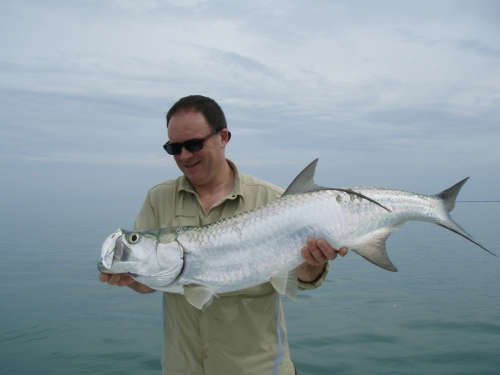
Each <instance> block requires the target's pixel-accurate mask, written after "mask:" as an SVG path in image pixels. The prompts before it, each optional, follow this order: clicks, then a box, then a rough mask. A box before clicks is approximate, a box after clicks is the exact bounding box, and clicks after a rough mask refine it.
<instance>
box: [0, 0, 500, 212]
mask: <svg viewBox="0 0 500 375" xmlns="http://www.w3.org/2000/svg"><path fill="white" fill-rule="evenodd" d="M189 94H202V95H206V96H210V97H212V98H214V99H215V100H216V101H217V102H218V103H219V104H220V105H221V106H222V108H223V109H224V111H225V113H226V117H227V119H228V123H229V128H230V130H231V132H232V134H233V138H232V140H231V142H230V143H229V145H228V148H227V155H228V157H229V158H230V159H232V160H234V161H235V162H236V163H237V165H238V166H239V168H240V169H241V170H242V171H243V172H247V173H250V174H253V175H257V176H258V177H261V178H264V179H267V180H270V181H271V182H274V183H276V184H278V185H281V186H283V187H286V185H287V184H288V183H289V182H291V180H292V179H293V178H294V177H295V175H296V174H297V173H298V172H300V170H301V169H302V168H303V167H305V166H306V165H307V164H308V163H309V162H310V161H312V160H313V159H314V158H317V157H318V158H319V159H320V160H319V165H318V170H317V174H316V182H318V183H319V184H321V185H326V186H332V187H339V186H352V185H377V186H386V187H393V188H399V189H406V190H412V191H416V192H421V193H427V194H432V193H437V192H439V191H441V190H443V189H445V188H447V187H449V186H451V185H452V184H454V183H455V182H458V181H459V180H460V179H462V178H464V177H467V176H471V180H470V181H469V182H468V183H467V185H465V187H464V188H463V191H462V193H461V195H460V196H459V199H471V200H482V199H486V200H500V177H499V175H500V173H499V172H500V2H498V1H436V0H433V1H423V0H420V1H390V0H388V1H368V0H367V1H352V0H349V1H284V0H283V1H275V0H272V1H270V0H266V1H235V0H227V1H196V0H174V1H160V0H158V1H155V0H141V1H139V0H137V1H131V0H130V1H127V0H116V1H112V0H95V1H91V0H88V1H85V0H71V1H69V0H68V1H61V0H53V1H44V0H31V1H30V0H26V1H23V0H16V1H7V0H0V96H1V98H0V137H1V138H0V147H1V149H0V167H1V168H2V176H3V177H2V182H0V189H1V191H0V193H1V194H2V196H3V198H4V199H10V198H9V197H10V196H11V195H15V194H28V195H29V194H31V193H32V192H33V191H36V192H43V194H44V195H50V194H51V193H53V194H55V195H58V194H68V192H74V193H77V194H79V196H81V197H83V198H84V197H85V195H86V194H94V195H95V194H98V195H99V194H102V196H103V197H104V196H106V195H109V194H111V192H113V191H115V192H116V191H117V190H119V191H120V194H121V195H122V196H123V197H130V199H131V201H132V202H133V203H134V205H136V206H137V207H139V206H140V204H141V203H142V199H143V197H144V196H145V193H146V190H147V188H149V187H151V186H153V185H154V184H156V183H159V182H161V181H164V180H167V179H170V178H174V177H176V176H178V174H179V172H178V170H177V169H176V166H175V163H174V162H173V159H172V158H171V157H170V156H168V155H167V154H166V153H165V152H164V151H163V149H162V147H161V146H162V144H163V143H164V142H165V141H166V140H167V138H166V128H165V114H166V112H167V111H168V109H169V108H170V106H171V105H172V104H173V103H174V102H175V101H176V100H177V99H179V98H180V97H182V96H185V95H189Z"/></svg>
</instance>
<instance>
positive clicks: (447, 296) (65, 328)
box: [0, 200, 500, 375]
mask: <svg viewBox="0 0 500 375" xmlns="http://www.w3.org/2000/svg"><path fill="white" fill-rule="evenodd" d="M134 203H136V202H134ZM138 203H139V204H140V203H141V202H138ZM137 210H138V207H136V206H132V207H127V206H126V205H124V204H121V205H120V204H113V202H108V203H106V204H102V203H98V202H85V203H83V202H75V201H73V200H72V201H68V202H62V203H61V202H60V201H59V202H58V204H50V202H45V203H37V204H33V205H29V206H26V205H23V206H22V207H19V206H17V204H16V202H5V204H4V205H3V215H1V216H2V217H1V221H2V222H1V223H0V224H1V225H0V228H1V229H0V231H1V232H0V234H1V235H0V248H1V252H0V283H1V285H2V288H1V289H0V301H1V308H0V374H68V373H71V374H122V375H123V374H134V375H136V374H159V373H160V369H161V366H160V357H161V350H162V342H161V334H162V333H161V316H160V313H161V305H160V303H161V295H160V293H155V294H153V295H146V296H142V295H139V294H135V293H133V292H132V291H130V290H128V289H125V288H123V289H119V288H113V287H108V286H107V285H103V284H101V283H99V281H98V280H97V270H96V263H97V261H98V259H99V253H100V246H101V244H102V242H103V240H104V239H105V238H106V236H107V235H108V234H110V233H111V232H112V231H114V230H116V228H118V227H124V228H131V227H132V223H133V219H134V217H135V213H136V212H137ZM452 216H453V217H454V218H455V220H456V221H457V222H458V223H460V224H461V225H462V226H463V227H464V228H465V229H466V230H467V231H468V232H469V233H471V234H472V235H473V236H474V237H475V238H476V239H477V240H478V241H479V242H481V243H482V244H483V245H484V246H486V247H487V248H489V249H490V250H492V251H493V252H496V253H497V254H499V255H500V246H499V244H500V225H499V223H500V220H499V219H500V203H494V202H492V203H468V202H459V203H457V206H456V208H455V210H454V211H453V215H452ZM387 247H388V252H389V255H390V257H391V259H392V261H393V263H394V264H395V265H396V266H397V267H398V269H399V272H397V273H391V272H387V271H384V270H381V269H379V268H378V267H376V266H374V265H372V264H370V263H368V262H367V261H365V260H364V259H362V258H360V257H359V256H358V255H356V254H354V253H349V254H348V256H346V257H345V258H343V259H340V260H336V261H335V262H334V263H333V267H332V271H331V273H330V275H329V278H328V280H327V283H325V285H323V286H322V287H321V288H319V289H317V290H315V291H310V292H302V293H300V295H299V298H298V300H297V301H295V302H293V301H290V300H288V299H287V298H284V299H283V301H284V304H285V311H286V319H287V325H288V330H289V342H290V346H291V351H292V358H293V360H294V362H295V364H296V366H297V368H298V371H299V374H301V375H303V374H311V375H312V374H318V375H319V374H408V375H409V374H499V373H500V259H499V258H495V257H493V256H491V255H489V254H487V253H486V252H484V251H483V250H481V249H480V248H478V247H476V246H474V245H473V244H471V243H470V242H468V241H466V240H465V239H463V238H462V237H460V236H458V235H456V234H454V233H451V232H449V231H447V230H445V229H443V228H440V227H438V226H435V225H431V224H427V223H409V224H407V225H406V226H404V227H403V228H402V229H401V230H399V231H398V232H396V233H395V234H393V235H392V236H391V237H390V238H389V240H388V245H387Z"/></svg>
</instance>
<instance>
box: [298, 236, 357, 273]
mask: <svg viewBox="0 0 500 375" xmlns="http://www.w3.org/2000/svg"><path fill="white" fill-rule="evenodd" d="M306 245H307V247H303V248H302V250H301V254H302V257H303V258H304V260H305V263H303V264H301V265H300V266H298V267H297V268H296V270H295V271H296V273H297V278H298V279H299V280H300V281H304V282H306V283H310V282H313V281H316V280H317V279H318V277H319V276H320V275H321V273H322V272H323V269H324V268H325V265H326V263H327V262H328V261H329V260H334V259H335V258H337V255H340V256H342V257H343V256H345V255H346V254H347V248H345V247H342V248H340V249H339V250H335V249H334V248H333V247H331V246H330V245H328V243H327V242H326V241H325V240H324V239H321V238H320V239H319V240H315V239H314V238H308V239H307V241H306Z"/></svg>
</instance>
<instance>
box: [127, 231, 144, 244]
mask: <svg viewBox="0 0 500 375" xmlns="http://www.w3.org/2000/svg"><path fill="white" fill-rule="evenodd" d="M140 239H141V235H140V234H139V233H130V234H129V235H128V236H127V241H128V243H129V244H131V245H133V244H136V243H137V242H139V240H140Z"/></svg>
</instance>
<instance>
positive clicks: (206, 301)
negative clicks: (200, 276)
mask: <svg viewBox="0 0 500 375" xmlns="http://www.w3.org/2000/svg"><path fill="white" fill-rule="evenodd" d="M214 292H215V290H214V288H212V287H210V286H207V285H194V284H193V285H184V294H185V296H186V299H187V300H188V302H189V303H190V304H191V305H193V306H194V307H196V308H197V309H200V310H205V309H206V308H207V307H208V306H210V305H211V304H212V300H213V298H212V297H213V295H214Z"/></svg>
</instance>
